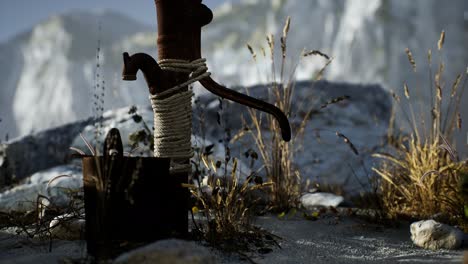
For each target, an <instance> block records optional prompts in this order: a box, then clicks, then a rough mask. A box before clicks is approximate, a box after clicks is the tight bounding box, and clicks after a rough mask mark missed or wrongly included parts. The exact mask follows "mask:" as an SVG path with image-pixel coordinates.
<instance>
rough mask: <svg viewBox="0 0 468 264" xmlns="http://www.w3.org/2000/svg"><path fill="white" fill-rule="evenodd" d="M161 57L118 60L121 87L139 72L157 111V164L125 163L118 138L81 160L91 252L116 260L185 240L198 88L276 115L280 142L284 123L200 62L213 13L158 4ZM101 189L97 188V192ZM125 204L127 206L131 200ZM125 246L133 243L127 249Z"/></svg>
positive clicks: (195, 3) (196, 0)
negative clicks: (140, 247) (146, 246)
mask: <svg viewBox="0 0 468 264" xmlns="http://www.w3.org/2000/svg"><path fill="white" fill-rule="evenodd" d="M155 3H156V11H157V22H158V39H157V44H158V45H157V46H158V57H159V61H158V62H156V60H154V59H153V58H152V57H151V56H150V55H148V54H144V53H137V54H133V55H132V56H130V55H129V54H128V53H126V52H125V53H124V54H123V60H124V67H123V71H122V78H123V80H129V81H130V80H136V74H137V72H138V70H141V71H142V72H143V75H144V77H145V79H146V82H147V84H148V88H149V93H150V95H149V97H150V101H151V104H152V107H153V112H154V157H146V158H144V157H126V156H123V148H122V142H121V138H120V135H119V133H118V131H116V130H111V132H110V133H109V134H108V137H107V138H106V144H105V146H104V151H103V153H104V156H101V157H98V156H88V157H84V158H83V177H84V191H85V209H86V237H87V241H88V244H87V247H88V253H90V254H91V255H93V256H95V257H96V258H98V259H106V258H109V257H112V256H115V255H116V254H118V253H119V252H121V251H123V250H125V249H126V248H125V247H123V246H120V245H126V244H128V242H132V243H135V242H142V243H147V242H151V241H154V240H156V239H161V238H167V237H174V236H175V237H185V236H187V233H188V209H189V206H188V199H189V193H188V190H187V189H186V188H184V187H183V186H182V185H183V183H188V176H189V173H190V171H191V165H190V162H189V159H190V158H191V157H192V156H193V150H192V146H191V135H192V105H191V103H192V102H191V99H192V95H193V92H192V91H191V89H189V87H188V86H189V85H190V84H192V83H194V82H197V81H198V82H200V83H201V84H202V86H204V87H205V88H206V89H208V90H209V91H210V92H212V93H214V94H216V95H218V96H220V97H223V98H225V99H229V100H232V101H234V102H237V103H240V104H242V105H245V106H248V107H252V108H255V109H258V110H260V111H264V112H267V113H269V114H271V115H273V116H274V117H275V118H276V119H277V120H278V122H279V126H280V128H281V134H282V137H283V139H284V140H285V141H289V140H290V138H291V129H290V126H289V122H288V119H287V118H286V116H285V115H284V113H283V112H282V111H281V110H280V109H278V108H277V107H275V106H273V105H271V104H268V103H266V102H263V101H261V100H258V99H255V98H252V97H249V96H247V95H244V94H241V93H238V92H235V91H232V90H229V89H227V88H226V87H223V86H221V85H219V84H218V83H217V82H215V81H214V80H213V79H211V78H210V73H209V72H208V69H207V67H206V60H205V59H203V58H202V56H201V51H200V46H201V28H202V27H203V26H205V25H207V24H209V23H210V22H211V20H212V19H213V13H212V12H211V10H210V9H209V8H208V7H207V6H205V5H203V4H202V1H201V0H156V1H155ZM96 179H98V180H99V181H98V182H101V183H106V184H101V185H102V186H105V187H102V186H101V188H98V187H97V186H98V185H97V184H96ZM129 197H130V198H131V199H129ZM129 245H130V244H129Z"/></svg>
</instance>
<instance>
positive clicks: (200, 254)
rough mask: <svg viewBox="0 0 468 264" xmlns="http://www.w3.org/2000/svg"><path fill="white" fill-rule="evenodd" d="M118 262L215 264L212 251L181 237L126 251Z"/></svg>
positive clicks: (119, 263) (136, 263) (138, 263)
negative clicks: (180, 238)
mask: <svg viewBox="0 0 468 264" xmlns="http://www.w3.org/2000/svg"><path fill="white" fill-rule="evenodd" d="M115 263H116V264H150V263H159V264H214V263H216V262H215V260H214V258H213V257H212V256H211V252H210V251H209V250H208V249H207V248H205V247H203V246H201V245H199V244H197V243H196V242H189V241H184V240H179V239H168V240H160V241H157V242H155V243H153V244H149V245H146V246H144V247H141V248H138V249H135V250H132V251H130V252H127V253H124V254H123V255H121V256H120V257H118V258H117V259H116V260H115Z"/></svg>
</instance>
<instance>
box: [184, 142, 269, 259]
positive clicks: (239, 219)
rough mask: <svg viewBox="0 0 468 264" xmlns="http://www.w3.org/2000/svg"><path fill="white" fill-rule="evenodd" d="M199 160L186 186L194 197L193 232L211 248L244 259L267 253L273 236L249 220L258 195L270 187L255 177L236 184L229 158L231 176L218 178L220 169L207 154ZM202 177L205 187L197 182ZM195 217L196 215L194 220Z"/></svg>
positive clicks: (217, 163) (217, 162)
mask: <svg viewBox="0 0 468 264" xmlns="http://www.w3.org/2000/svg"><path fill="white" fill-rule="evenodd" d="M208 152H210V151H209V150H208ZM201 160H202V164H203V168H200V167H199V166H198V164H197V165H195V167H196V170H195V174H194V175H195V176H194V179H196V180H195V184H192V185H187V187H188V188H189V190H190V192H191V193H192V195H193V196H194V197H195V198H196V203H195V205H194V206H193V207H192V217H193V222H194V225H195V228H196V230H195V231H196V233H197V234H199V235H201V236H202V238H203V239H204V240H206V241H207V242H208V243H209V244H210V245H212V246H213V247H216V248H219V249H222V250H227V251H234V252H237V253H240V254H242V255H244V256H246V255H245V254H244V253H247V252H251V251H252V250H254V249H258V250H266V251H270V250H271V248H270V247H272V246H276V245H277V244H276V241H275V238H274V236H273V235H271V234H270V233H268V232H267V231H264V230H262V229H260V228H258V227H256V226H254V225H253V224H252V217H253V216H254V210H255V208H256V204H257V203H258V201H259V198H258V192H262V191H264V190H265V189H266V188H270V187H271V185H272V183H269V182H267V183H264V182H263V181H261V178H260V177H258V176H255V175H251V177H248V178H247V179H246V180H245V181H244V182H240V181H239V179H238V176H237V175H236V172H237V159H233V162H232V164H233V165H232V166H233V167H232V170H231V174H230V175H226V174H225V175H224V176H222V177H219V176H218V174H217V172H218V171H219V170H221V171H222V170H223V168H222V166H223V165H222V163H221V162H220V161H215V160H213V159H212V158H211V156H210V155H209V154H203V155H201ZM227 162H228V160H225V165H226V164H227ZM224 172H226V171H225V170H224ZM202 175H204V176H205V177H206V178H205V179H206V182H205V184H202V182H201V181H200V180H199V179H200V177H201V176H202ZM257 177H258V178H257ZM259 179H260V180H259ZM195 216H199V217H198V220H196V219H195ZM200 216H201V217H200Z"/></svg>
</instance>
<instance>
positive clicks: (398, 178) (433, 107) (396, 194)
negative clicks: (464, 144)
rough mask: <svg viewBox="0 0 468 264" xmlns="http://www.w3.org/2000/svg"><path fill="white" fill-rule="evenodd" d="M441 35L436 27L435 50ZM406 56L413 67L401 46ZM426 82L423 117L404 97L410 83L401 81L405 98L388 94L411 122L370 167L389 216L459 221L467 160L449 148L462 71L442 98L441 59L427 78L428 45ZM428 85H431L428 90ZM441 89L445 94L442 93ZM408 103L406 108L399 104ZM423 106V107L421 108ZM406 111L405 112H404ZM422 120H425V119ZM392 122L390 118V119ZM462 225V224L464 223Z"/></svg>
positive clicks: (457, 119) (456, 117)
mask: <svg viewBox="0 0 468 264" xmlns="http://www.w3.org/2000/svg"><path fill="white" fill-rule="evenodd" d="M444 40H445V32H444V31H442V33H441V36H440V39H439V41H438V50H439V52H441V50H442V47H443V44H444ZM406 53H407V55H408V60H409V62H410V64H411V66H412V68H413V71H416V63H415V61H414V58H413V56H412V54H411V52H410V51H409V50H408V49H407V50H406ZM427 59H428V62H429V80H430V81H429V87H430V89H431V102H430V104H429V106H430V107H427V108H426V109H428V111H429V112H430V114H429V115H427V116H428V117H430V120H429V122H427V121H426V120H425V115H424V113H421V116H419V117H417V118H416V117H415V114H414V112H413V104H414V102H413V101H411V98H410V89H409V87H408V85H407V84H406V83H405V84H404V94H405V98H406V100H405V101H403V100H401V98H400V97H399V96H398V95H396V94H393V98H394V99H395V101H396V104H397V105H399V106H400V107H401V108H402V112H403V115H404V116H403V117H404V118H405V120H406V122H407V123H408V125H409V126H410V128H411V132H410V134H409V136H403V137H399V138H398V140H397V141H396V142H394V143H393V144H394V146H395V147H396V148H395V151H394V152H393V153H391V154H389V153H385V154H382V153H381V154H375V155H374V156H375V157H378V158H381V159H382V161H383V162H382V164H381V166H380V167H378V168H373V170H374V171H375V172H377V173H378V174H379V175H380V176H381V178H382V181H381V186H380V189H381V195H382V204H383V206H384V209H385V210H386V213H387V215H388V216H389V217H391V218H398V217H402V216H404V217H410V218H418V219H427V218H431V217H438V219H439V220H442V221H445V222H448V223H452V224H462V225H464V223H465V224H466V222H465V220H464V219H465V215H464V207H465V208H466V204H467V202H466V200H464V199H463V195H462V193H463V187H462V182H463V180H464V178H466V177H468V162H467V161H460V160H459V158H458V155H457V152H456V150H455V149H454V148H452V146H451V145H452V142H453V136H454V133H455V130H456V129H457V128H458V129H460V128H461V118H460V112H459V106H460V100H461V97H462V96H463V92H464V89H465V87H466V81H467V79H468V72H467V73H462V74H459V75H458V76H457V77H456V79H455V80H454V82H453V84H452V89H451V91H450V93H446V94H447V95H449V97H448V98H444V93H443V91H444V90H445V89H446V88H445V87H444V85H445V82H444V81H443V72H444V68H445V65H444V63H443V62H442V61H440V62H439V65H438V70H437V72H436V73H435V76H434V79H432V51H431V50H429V51H428V56H427ZM462 79H463V84H462V86H461V87H462V88H461V89H458V88H459V86H460V84H461V83H462ZM433 90H434V91H433ZM447 95H445V96H447ZM403 103H406V104H407V105H408V106H409V111H410V113H409V114H408V113H407V112H406V111H405V109H404V108H403V107H402V104H403ZM421 109H424V108H421ZM444 111H445V114H444ZM410 115H411V118H410ZM426 124H428V125H426ZM391 127H392V124H391ZM465 226H466V225H465Z"/></svg>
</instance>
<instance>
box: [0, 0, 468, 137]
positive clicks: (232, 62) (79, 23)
mask: <svg viewBox="0 0 468 264" xmlns="http://www.w3.org/2000/svg"><path fill="white" fill-rule="evenodd" d="M467 10H468V2H467V1H464V0H453V1H451V2H450V5H448V4H446V3H444V2H443V1H436V0H415V1H406V0H392V1H390V0H360V1H343V0H309V1H301V0H244V1H241V3H240V4H230V3H227V4H225V5H224V6H222V7H220V8H219V9H218V10H216V11H215V18H214V21H213V22H212V23H211V24H210V25H208V26H207V27H206V28H204V30H203V39H202V46H203V55H204V56H205V57H206V58H207V59H208V66H209V68H210V71H211V72H212V73H213V76H214V78H215V79H217V80H219V81H220V82H222V83H224V84H227V85H247V84H249V85H250V84H255V83H259V82H266V81H269V80H271V70H270V64H269V58H266V59H262V57H263V55H261V53H262V52H261V49H260V47H266V41H265V36H266V35H267V34H269V33H272V34H275V35H276V45H275V46H276V49H279V47H280V43H279V36H280V35H281V32H282V28H283V23H284V21H285V19H286V17H287V16H291V19H292V21H291V30H290V34H289V37H288V60H287V65H289V66H291V65H294V64H295V63H297V61H298V57H299V53H300V51H301V50H302V49H304V48H305V49H308V50H312V49H318V50H321V51H323V52H325V53H327V54H328V55H330V56H332V57H333V58H334V61H333V63H332V64H331V65H330V67H329V68H328V69H327V75H326V77H327V78H328V79H329V80H332V81H345V82H354V83H381V84H382V85H383V86H384V87H385V88H387V89H396V90H401V88H400V87H402V83H403V81H407V82H408V84H409V85H410V87H416V86H417V85H419V86H421V87H422V88H425V87H426V86H427V85H428V75H427V72H428V71H427V67H424V66H425V65H427V58H426V57H427V49H429V48H431V49H432V50H433V53H434V54H436V50H437V40H438V38H439V34H440V31H441V30H443V29H444V30H445V31H446V33H447V34H446V40H445V48H444V52H443V53H442V58H443V59H445V61H446V68H445V74H444V77H447V79H446V83H447V86H449V85H450V84H451V83H452V82H453V79H454V78H455V76H456V74H458V73H460V72H462V71H465V68H466V66H467V63H468V51H467V50H466V49H465V46H466V43H468V42H467V41H468V21H467V20H465V18H464V13H465V12H466V11H467ZM99 21H101V23H102V26H101V27H102V30H101V37H100V41H101V55H100V60H101V62H100V68H101V71H102V72H101V74H100V78H101V79H102V80H104V81H105V95H106V96H105V103H104V108H105V109H110V108H115V107H121V106H125V105H129V104H148V102H147V101H148V100H147V89H146V85H145V83H144V81H142V79H143V78H139V80H138V81H137V82H123V81H121V78H120V72H121V65H122V58H121V54H122V52H124V51H128V52H129V53H130V54H132V53H135V52H146V53H149V54H152V55H153V56H154V57H156V47H155V42H156V41H155V39H156V32H155V28H156V27H155V25H153V26H151V27H149V26H145V25H141V24H139V23H137V22H135V21H132V20H130V19H128V18H125V17H123V16H122V15H119V14H115V13H110V12H104V13H92V12H75V13H69V14H64V15H60V16H54V17H51V18H50V19H48V20H47V21H44V22H43V23H40V24H38V25H37V26H36V27H34V28H33V29H32V30H31V31H30V32H26V33H23V34H22V35H20V36H17V37H16V38H15V39H12V40H11V41H9V42H8V43H5V44H2V45H0V62H1V63H0V69H1V71H0V72H1V73H0V74H1V75H2V78H0V87H2V88H1V90H0V117H1V118H2V119H3V122H2V123H0V132H1V133H0V136H2V133H9V134H10V135H11V136H19V135H25V134H28V133H30V132H31V131H37V130H41V129H44V128H47V127H51V126H55V125H60V124H64V123H67V122H70V121H74V120H77V119H81V118H85V117H87V116H90V115H91V114H92V112H91V108H92V94H93V89H94V88H93V86H94V78H95V68H96V50H97V43H98V39H99V38H98V34H99V33H98V32H99V31H98V24H99ZM246 43H250V44H251V45H252V47H253V48H254V49H255V50H256V52H257V54H258V59H257V60H258V61H257V63H255V62H254V61H253V60H252V57H251V55H250V53H249V51H248V50H247V48H246ZM406 47H408V48H410V49H411V50H412V52H413V55H414V57H415V59H416V63H417V66H418V71H417V73H413V72H412V71H411V66H410V65H409V63H408V61H407V57H406V54H405V52H404V50H405V48H406ZM267 57H268V50H267ZM437 57H438V55H437V56H436V55H434V58H437ZM278 59H279V58H278ZM278 63H279V60H278V61H277V64H278ZM323 64H324V60H323V59H320V58H317V57H311V58H306V59H304V60H303V61H302V63H301V64H300V66H299V69H298V72H297V77H298V78H299V79H309V78H310V77H311V76H313V75H314V73H316V72H317V71H318V70H319V69H320V68H321V67H322V66H323ZM434 64H435V63H434ZM277 68H279V66H278V65H277ZM289 69H290V67H289ZM286 72H289V70H288V68H287V71H286ZM427 96H428V92H423V96H422V97H421V98H424V97H427ZM467 98H468V97H467V94H465V98H464V100H465V101H466V99H467ZM465 107H467V108H465V109H463V110H464V111H462V113H468V106H465ZM465 119H466V120H468V117H465ZM464 131H465V133H466V128H464Z"/></svg>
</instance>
